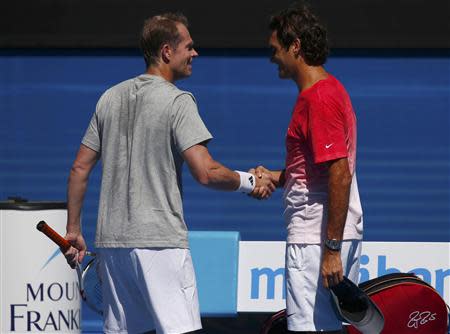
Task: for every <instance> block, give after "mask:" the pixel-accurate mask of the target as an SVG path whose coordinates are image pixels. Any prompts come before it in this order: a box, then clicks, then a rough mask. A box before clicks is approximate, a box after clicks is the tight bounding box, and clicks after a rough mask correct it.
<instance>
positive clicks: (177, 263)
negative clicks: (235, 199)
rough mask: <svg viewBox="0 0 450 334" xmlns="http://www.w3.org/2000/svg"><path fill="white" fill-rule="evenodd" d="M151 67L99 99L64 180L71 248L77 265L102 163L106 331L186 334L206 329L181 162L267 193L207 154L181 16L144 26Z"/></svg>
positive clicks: (206, 175) (217, 183) (228, 186)
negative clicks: (88, 197)
mask: <svg viewBox="0 0 450 334" xmlns="http://www.w3.org/2000/svg"><path fill="white" fill-rule="evenodd" d="M141 47H142V50H143V53H144V58H145V62H146V65H147V71H146V73H145V74H143V75H140V76H138V77H136V78H133V79H130V80H127V81H124V82H122V83H120V84H118V85H116V86H114V87H112V88H110V89H108V90H107V91H106V92H105V93H104V94H103V95H102V96H101V98H100V100H99V101H98V104H97V108H96V111H95V114H94V115H93V117H92V119H91V122H90V124H89V127H88V129H87V131H86V134H85V136H84V138H83V140H82V145H81V146H80V149H79V151H78V154H77V157H76V160H75V162H74V164H73V166H72V169H71V173H70V178H69V184H68V199H67V204H68V220H67V234H66V238H67V239H68V240H69V241H70V243H71V244H72V246H73V247H72V248H71V249H70V250H69V251H67V252H66V253H65V256H66V258H67V261H68V262H69V264H70V265H72V266H74V265H75V263H76V261H78V262H81V261H82V259H83V257H84V255H85V251H86V245H85V241H84V238H83V236H82V233H81V224H80V215H81V208H82V203H83V197H84V194H85V191H86V188H87V183H88V177H89V174H90V172H91V170H92V169H93V167H94V166H95V164H96V162H97V161H98V160H99V159H100V158H101V160H102V185H101V193H100V204H99V212H98V222H97V232H96V238H95V244H96V247H97V248H98V253H99V255H98V258H99V263H100V265H99V268H100V270H99V273H100V276H101V280H102V282H103V285H104V286H103V301H104V305H103V318H104V332H105V333H127V332H131V333H143V332H146V331H148V330H152V329H156V331H157V333H166V332H170V333H187V332H190V331H194V330H197V329H200V328H201V323H200V315H199V307H198V297H197V289H196V284H195V274H194V271H193V267H192V261H191V257H190V252H189V245H188V238H187V228H186V224H185V222H184V218H183V208H182V198H181V193H182V189H181V171H182V163H183V162H184V161H186V163H187V164H188V166H189V169H190V171H191V173H192V175H193V176H194V178H195V179H196V180H197V181H198V182H200V183H201V184H202V185H205V186H207V187H211V188H215V189H219V190H225V191H240V192H246V193H251V194H252V195H253V196H258V197H260V198H267V197H268V196H270V194H271V192H272V191H273V190H274V185H273V184H272V182H271V181H270V179H269V178H268V177H267V175H263V176H262V177H258V178H255V177H254V175H252V174H249V173H245V172H238V171H232V170H230V169H228V168H226V167H225V166H223V165H221V164H220V163H218V162H216V161H214V159H213V158H212V157H211V156H210V154H209V152H208V149H207V147H206V143H207V142H208V141H209V140H210V139H211V138H212V136H211V134H210V133H209V131H208V129H207V128H206V126H205V125H204V123H203V121H202V120H201V118H200V116H199V113H198V110H197V105H196V102H195V99H194V97H193V95H192V94H190V93H188V92H184V91H181V90H179V89H178V88H177V87H176V86H175V85H174V82H175V81H176V80H178V79H181V78H185V77H188V76H190V75H191V73H192V60H193V58H195V57H197V56H198V54H197V52H196V51H195V49H194V48H193V41H192V39H191V36H190V34H189V31H188V29H187V20H186V18H185V17H184V16H183V15H180V14H163V15H159V16H155V17H152V18H150V19H149V20H147V21H146V22H145V24H144V27H143V31H142V36H141Z"/></svg>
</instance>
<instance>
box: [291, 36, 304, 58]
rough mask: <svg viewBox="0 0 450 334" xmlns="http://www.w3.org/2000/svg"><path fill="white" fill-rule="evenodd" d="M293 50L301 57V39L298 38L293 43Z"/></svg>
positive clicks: (296, 55)
mask: <svg viewBox="0 0 450 334" xmlns="http://www.w3.org/2000/svg"><path fill="white" fill-rule="evenodd" d="M291 48H292V51H293V52H294V55H295V57H300V56H301V52H302V43H301V42H300V39H298V38H296V39H294V41H293V42H292V44H291Z"/></svg>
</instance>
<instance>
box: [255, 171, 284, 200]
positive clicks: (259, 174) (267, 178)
mask: <svg viewBox="0 0 450 334" xmlns="http://www.w3.org/2000/svg"><path fill="white" fill-rule="evenodd" d="M248 172H249V173H251V174H253V175H255V179H256V186H255V189H253V191H252V192H251V193H249V194H248V195H249V196H251V197H253V198H256V199H260V200H261V199H268V198H269V197H270V196H271V195H272V193H273V192H274V191H275V189H276V187H277V186H278V185H279V180H278V179H276V177H275V176H274V173H272V172H271V171H270V170H268V169H267V168H265V167H263V166H258V167H256V168H251V169H250V170H249V171H248Z"/></svg>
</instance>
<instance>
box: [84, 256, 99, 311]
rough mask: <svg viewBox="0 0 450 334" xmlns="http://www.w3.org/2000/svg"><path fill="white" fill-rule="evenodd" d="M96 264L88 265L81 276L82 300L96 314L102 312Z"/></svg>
mask: <svg viewBox="0 0 450 334" xmlns="http://www.w3.org/2000/svg"><path fill="white" fill-rule="evenodd" d="M97 267H98V264H97V263H96V261H95V262H92V263H89V264H88V265H87V266H86V269H85V272H84V274H83V287H84V293H83V294H84V298H83V299H84V300H85V302H86V303H87V304H88V305H89V306H90V307H91V308H93V309H94V310H95V311H97V312H98V313H102V311H103V297H102V283H101V281H100V279H99V275H98V272H97V271H98V268H97Z"/></svg>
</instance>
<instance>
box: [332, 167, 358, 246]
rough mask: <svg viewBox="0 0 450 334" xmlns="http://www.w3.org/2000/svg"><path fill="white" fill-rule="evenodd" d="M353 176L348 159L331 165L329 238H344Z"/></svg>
mask: <svg viewBox="0 0 450 334" xmlns="http://www.w3.org/2000/svg"><path fill="white" fill-rule="evenodd" d="M351 182H352V177H351V174H350V172H349V170H348V162H347V159H341V160H339V161H337V162H334V163H333V164H332V165H330V168H329V179H328V222H327V238H328V239H337V240H342V237H343V233H344V227H345V221H346V219H347V212H348V205H349V196H350V187H351Z"/></svg>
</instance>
